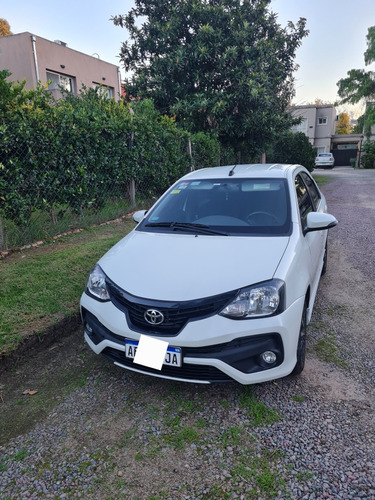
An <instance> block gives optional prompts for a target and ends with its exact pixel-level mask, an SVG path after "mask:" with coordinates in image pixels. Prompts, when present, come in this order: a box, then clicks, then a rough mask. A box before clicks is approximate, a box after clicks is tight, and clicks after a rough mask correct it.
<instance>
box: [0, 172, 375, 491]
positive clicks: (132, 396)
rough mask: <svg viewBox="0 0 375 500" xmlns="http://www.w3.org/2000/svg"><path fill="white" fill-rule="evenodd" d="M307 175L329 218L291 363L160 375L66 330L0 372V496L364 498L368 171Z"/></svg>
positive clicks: (371, 306) (368, 425)
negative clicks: (207, 379) (255, 378)
mask: <svg viewBox="0 0 375 500" xmlns="http://www.w3.org/2000/svg"><path fill="white" fill-rule="evenodd" d="M316 174H317V175H322V176H326V177H329V178H330V182H328V183H327V184H325V185H324V186H323V188H322V189H323V191H324V193H325V195H326V197H327V201H328V204H329V211H330V213H333V214H334V215H335V216H336V218H337V219H338V220H339V225H338V226H337V227H336V228H334V229H332V230H331V231H330V238H329V262H328V271H327V274H326V275H325V276H324V277H323V278H322V280H321V284H320V288H319V292H318V297H317V301H316V307H315V311H314V314H313V318H312V323H311V324H310V326H309V329H308V359H307V363H306V368H305V371H304V372H303V374H302V375H301V376H300V377H287V378H285V379H281V380H277V381H274V382H268V383H264V384H259V385H256V386H252V387H242V386H239V385H237V384H229V385H228V384H225V385H217V386H201V385H191V384H181V383H174V382H169V381H162V380H157V379H153V378H147V377H144V376H141V375H138V374H133V373H130V372H126V371H123V370H121V369H119V368H116V367H114V366H112V365H110V364H109V363H108V362H107V361H106V360H104V359H102V358H98V357H96V356H95V355H94V354H93V353H92V352H90V351H89V349H88V348H87V347H86V346H85V345H84V344H83V340H82V331H81V329H78V330H77V331H76V332H72V333H71V334H70V335H68V336H66V337H64V338H63V339H61V341H60V342H59V343H57V344H55V345H53V346H51V347H50V348H49V349H48V350H45V351H43V352H39V353H38V354H37V355H33V356H30V357H29V358H27V359H25V360H24V361H22V362H21V363H19V364H18V365H17V366H16V368H15V369H14V370H13V371H12V372H7V373H5V375H4V377H3V378H2V380H1V384H2V400H1V399H0V411H1V418H2V419H4V422H3V426H2V428H3V430H4V432H5V434H3V436H2V440H1V441H0V442H1V443H2V446H0V498H1V499H26V498H66V499H70V498H85V499H86V498H88V499H118V498H126V499H149V500H152V499H153V500H156V499H171V500H172V499H173V500H174V499H222V498H243V499H252V498H254V499H275V498H278V499H287V498H290V499H325V498H327V499H352V500H353V499H367V500H370V499H372V500H374V499H375V433H374V429H375V417H374V407H375V391H374V387H375V376H374V371H375V370H374V365H375V361H374V360H375V347H374V346H375V286H374V283H375V234H374V233H375V232H374V227H375V196H374V193H375V171H371V170H367V171H366V170H353V169H351V168H344V167H337V168H335V169H333V170H329V171H316ZM0 389H1V387H0ZM34 390H35V391H38V392H36V393H35V394H33V391H34ZM27 391H28V392H27ZM20 414H22V415H23V416H25V415H26V416H27V415H30V418H29V419H27V418H25V419H23V431H22V433H21V434H19V435H15V436H14V437H12V438H11V439H8V438H5V437H4V436H5V435H6V433H8V434H9V435H11V434H12V422H13V420H14V421H16V420H17V416H19V415H20ZM13 434H14V432H13ZM16 434H17V433H16Z"/></svg>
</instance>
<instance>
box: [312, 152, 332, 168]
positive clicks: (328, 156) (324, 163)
mask: <svg viewBox="0 0 375 500" xmlns="http://www.w3.org/2000/svg"><path fill="white" fill-rule="evenodd" d="M315 166H316V167H329V168H333V167H334V166H335V158H334V156H333V154H332V153H319V154H318V156H317V157H316V158H315Z"/></svg>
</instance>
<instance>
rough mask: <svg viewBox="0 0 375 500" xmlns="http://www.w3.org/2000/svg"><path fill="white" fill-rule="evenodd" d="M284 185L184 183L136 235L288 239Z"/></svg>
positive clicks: (277, 182) (237, 181)
mask: <svg viewBox="0 0 375 500" xmlns="http://www.w3.org/2000/svg"><path fill="white" fill-rule="evenodd" d="M290 228H291V224H290V202H289V194H288V186H287V182H286V180H285V179H217V180H215V179H214V180H212V179H209V180H183V181H180V182H179V183H177V184H176V185H175V186H173V187H172V188H171V189H170V190H169V191H168V192H167V193H166V195H165V196H164V197H163V198H162V199H161V200H160V201H159V202H158V203H157V205H156V206H155V207H154V208H153V209H152V210H151V211H150V212H149V213H148V214H147V217H146V218H145V219H143V221H142V222H141V223H140V224H139V225H138V226H137V230H140V231H152V232H182V231H183V232H190V233H191V232H193V233H196V234H206V235H211V234H222V235H254V234H261V235H287V234H290Z"/></svg>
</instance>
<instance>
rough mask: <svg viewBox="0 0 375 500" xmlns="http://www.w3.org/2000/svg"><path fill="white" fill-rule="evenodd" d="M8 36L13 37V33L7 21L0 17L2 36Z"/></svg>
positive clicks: (0, 33)
mask: <svg viewBox="0 0 375 500" xmlns="http://www.w3.org/2000/svg"><path fill="white" fill-rule="evenodd" d="M8 35H12V32H11V31H10V24H9V23H8V21H7V20H6V19H3V18H2V17H0V36H8Z"/></svg>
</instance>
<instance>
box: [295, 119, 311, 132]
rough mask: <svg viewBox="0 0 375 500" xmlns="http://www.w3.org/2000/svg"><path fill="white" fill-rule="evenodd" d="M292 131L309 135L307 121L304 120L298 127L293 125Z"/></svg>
mask: <svg viewBox="0 0 375 500" xmlns="http://www.w3.org/2000/svg"><path fill="white" fill-rule="evenodd" d="M291 131H292V132H294V133H296V132H303V133H304V134H306V133H307V119H306V118H303V119H302V121H301V123H297V124H296V125H293V126H292V128H291Z"/></svg>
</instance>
